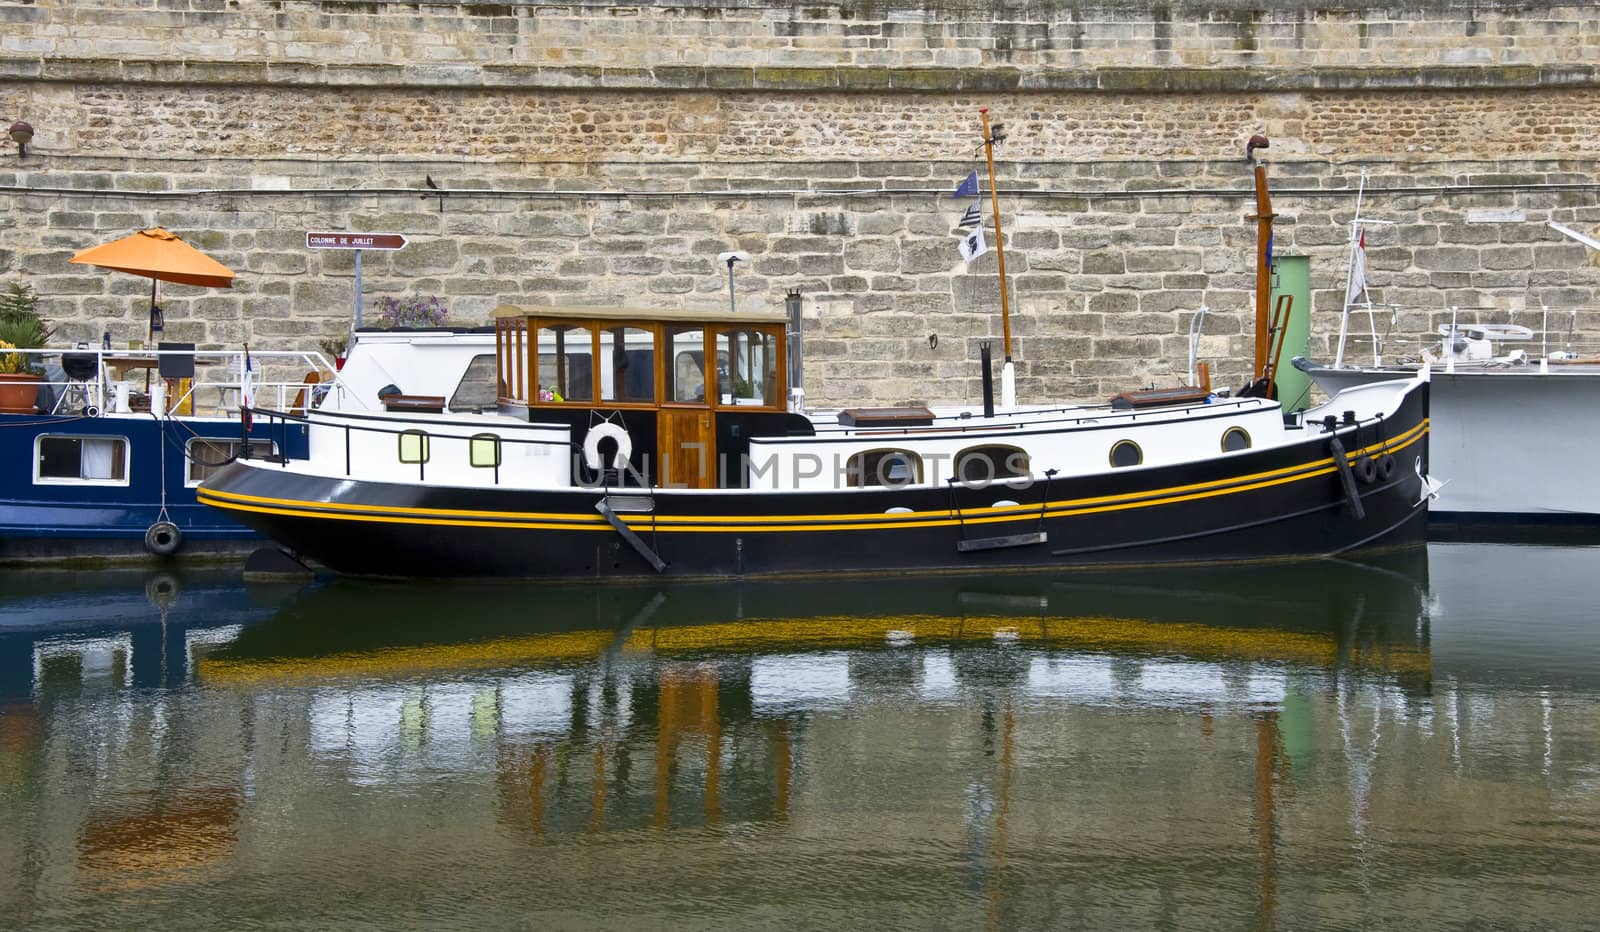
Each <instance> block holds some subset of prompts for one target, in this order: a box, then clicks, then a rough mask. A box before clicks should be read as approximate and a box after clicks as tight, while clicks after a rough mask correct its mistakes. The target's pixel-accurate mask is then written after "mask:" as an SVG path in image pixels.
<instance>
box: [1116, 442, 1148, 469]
mask: <svg viewBox="0 0 1600 932" xmlns="http://www.w3.org/2000/svg"><path fill="white" fill-rule="evenodd" d="M1142 462H1144V451H1143V450H1141V449H1139V445H1138V444H1137V443H1134V442H1133V441H1132V440H1118V441H1117V442H1116V443H1114V444H1112V445H1111V465H1113V466H1137V465H1139V464H1140V463H1142Z"/></svg>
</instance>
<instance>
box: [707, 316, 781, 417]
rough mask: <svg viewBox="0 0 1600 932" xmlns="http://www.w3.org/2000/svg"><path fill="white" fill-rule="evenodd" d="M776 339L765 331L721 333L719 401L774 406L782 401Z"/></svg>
mask: <svg viewBox="0 0 1600 932" xmlns="http://www.w3.org/2000/svg"><path fill="white" fill-rule="evenodd" d="M776 343H777V341H776V339H775V338H774V337H773V335H772V334H771V333H767V332H765V331H761V330H731V329H729V330H723V329H718V331H717V396H718V397H717V400H718V402H719V403H720V404H723V405H761V406H770V405H774V404H777V403H778V402H779V401H781V399H780V398H778V397H777V396H778V355H777V352H776Z"/></svg>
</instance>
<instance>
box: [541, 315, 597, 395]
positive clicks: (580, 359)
mask: <svg viewBox="0 0 1600 932" xmlns="http://www.w3.org/2000/svg"><path fill="white" fill-rule="evenodd" d="M538 347H539V388H538V391H537V399H538V400H539V401H542V402H562V401H593V400H594V331H593V330H591V329H590V328H589V327H587V326H582V325H578V324H547V325H545V326H543V327H540V328H539V333H538Z"/></svg>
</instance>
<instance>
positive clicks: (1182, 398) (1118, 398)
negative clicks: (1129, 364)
mask: <svg viewBox="0 0 1600 932" xmlns="http://www.w3.org/2000/svg"><path fill="white" fill-rule="evenodd" d="M1210 397H1211V393H1210V392H1208V391H1206V390H1205V389H1203V388H1197V387H1195V386H1193V385H1179V386H1177V387H1176V388H1145V389H1140V390H1138V391H1132V392H1122V393H1121V394H1117V395H1112V396H1111V407H1112V409H1113V410H1117V411H1126V410H1128V409H1130V408H1159V407H1162V406H1163V405H1189V404H1205V402H1206V399H1207V398H1210Z"/></svg>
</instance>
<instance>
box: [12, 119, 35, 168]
mask: <svg viewBox="0 0 1600 932" xmlns="http://www.w3.org/2000/svg"><path fill="white" fill-rule="evenodd" d="M11 141H12V142H14V143H16V144H17V158H19V159H25V158H27V157H28V143H30V142H32V141H33V127H32V126H31V125H29V124H27V123H24V122H22V121H21V120H18V121H17V122H15V123H13V124H11Z"/></svg>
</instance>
